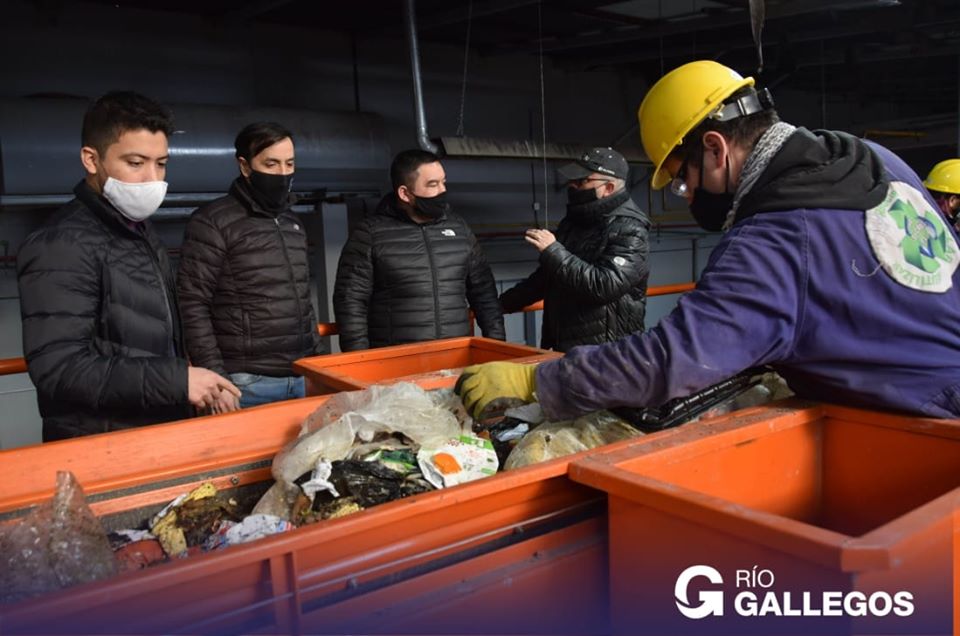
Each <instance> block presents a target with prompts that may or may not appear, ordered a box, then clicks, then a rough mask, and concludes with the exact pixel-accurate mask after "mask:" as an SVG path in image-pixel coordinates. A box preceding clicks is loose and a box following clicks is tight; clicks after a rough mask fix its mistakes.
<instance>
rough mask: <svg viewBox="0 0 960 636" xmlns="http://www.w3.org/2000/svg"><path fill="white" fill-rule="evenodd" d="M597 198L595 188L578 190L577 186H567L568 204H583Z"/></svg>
mask: <svg viewBox="0 0 960 636" xmlns="http://www.w3.org/2000/svg"><path fill="white" fill-rule="evenodd" d="M596 200H597V189H596V188H590V189H589V190H578V189H577V188H572V187H571V188H567V203H568V204H569V205H583V204H585V203H593V202H594V201H596Z"/></svg>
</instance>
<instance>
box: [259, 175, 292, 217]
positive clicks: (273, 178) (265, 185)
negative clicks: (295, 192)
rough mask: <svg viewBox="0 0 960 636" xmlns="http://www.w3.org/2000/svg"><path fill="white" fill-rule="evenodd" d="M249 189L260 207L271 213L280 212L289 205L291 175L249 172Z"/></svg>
mask: <svg viewBox="0 0 960 636" xmlns="http://www.w3.org/2000/svg"><path fill="white" fill-rule="evenodd" d="M250 187H251V188H252V189H253V194H254V196H255V197H256V199H257V202H258V203H259V204H260V205H262V206H263V207H265V208H267V209H268V210H271V211H278V210H281V211H282V210H284V209H286V208H287V206H288V205H289V203H290V188H292V187H293V174H268V173H266V172H259V171H257V170H251V171H250Z"/></svg>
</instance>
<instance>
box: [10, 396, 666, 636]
mask: <svg viewBox="0 0 960 636" xmlns="http://www.w3.org/2000/svg"><path fill="white" fill-rule="evenodd" d="M448 381H449V382H451V383H452V382H453V378H448ZM326 399H328V397H327V396H321V397H314V398H306V399H304V400H294V401H290V402H283V403H279V404H273V405H268V406H263V407H258V408H254V409H248V410H246V411H242V412H238V413H231V414H226V415H220V416H214V417H206V418H198V419H195V420H188V421H184V422H174V423H169V424H161V425H157V426H153V427H148V428H144V429H137V430H131V431H123V432H117V433H110V434H106V435H96V436H91V437H87V438H81V439H76V440H69V441H63V442H56V443H53V444H47V445H43V446H35V447H29V448H24V449H17V450H12V451H6V452H0V473H2V475H0V518H6V519H7V520H10V519H11V518H13V517H15V516H16V515H17V514H18V513H22V512H23V509H24V508H25V507H26V506H29V505H32V504H35V503H38V502H40V501H43V500H44V499H46V498H48V497H49V496H50V495H51V494H52V487H53V483H54V475H55V473H56V471H57V470H58V469H70V470H72V471H74V473H75V474H76V475H77V477H78V479H79V480H80V482H81V484H82V485H83V486H84V488H85V491H86V493H87V495H88V497H89V498H90V499H92V500H93V503H92V507H93V509H94V510H95V512H97V513H98V514H101V515H107V518H108V519H109V518H110V515H119V514H127V513H129V511H131V510H135V509H140V508H142V507H143V508H145V507H148V506H159V505H161V504H163V503H166V502H167V501H169V500H170V499H172V498H173V497H174V496H175V495H177V494H180V493H182V492H185V491H187V490H189V489H190V488H192V487H194V486H195V485H198V484H199V483H202V482H203V481H206V480H210V479H212V480H213V481H214V482H215V483H216V484H217V485H218V487H221V488H229V487H231V486H241V487H242V486H244V485H246V484H253V483H255V482H258V481H262V480H265V479H269V468H268V464H269V461H270V458H272V456H273V454H274V453H275V452H276V451H277V450H278V449H279V447H280V446H281V445H282V444H283V443H284V442H285V441H286V440H288V439H290V438H292V437H293V436H295V435H296V431H297V430H298V425H299V423H300V421H301V420H302V419H303V418H304V417H305V416H306V415H307V414H308V413H309V412H311V411H312V410H313V409H314V408H316V407H317V406H318V405H320V404H321V403H322V402H323V401H325V400H326ZM675 434H676V431H665V432H662V433H658V434H655V435H650V436H647V437H645V438H643V441H640V442H636V441H634V440H629V441H630V442H631V443H632V446H633V447H637V446H638V444H639V445H641V446H642V445H643V443H645V442H649V443H666V441H668V440H669V439H670V438H671V437H672V436H674V435H675ZM577 457H578V456H576V455H574V456H570V457H568V458H562V459H559V460H554V461H550V462H546V463H543V464H540V465H536V466H531V467H528V468H525V469H520V470H517V471H511V472H508V473H503V474H500V475H497V476H494V477H490V478H488V479H485V480H481V481H477V482H473V483H470V484H465V485H462V486H458V487H456V488H452V489H449V490H441V491H437V492H431V493H425V494H422V495H418V496H416V497H411V498H408V499H402V500H399V501H394V502H391V503H387V504H384V505H382V506H378V507H377V508H374V509H371V510H368V511H364V512H361V513H358V514H356V515H352V516H349V517H345V518H342V519H337V520H331V521H327V522H323V523H319V524H316V525H314V526H308V527H304V528H300V529H297V530H295V531H293V532H290V533H287V534H283V535H278V536H274V537H271V538H267V539H263V540H261V541H258V542H254V543H250V544H246V545H239V546H234V547H230V548H227V549H225V550H223V551H219V552H211V553H207V554H203V555H199V556H195V557H191V558H188V559H184V560H181V561H176V562H173V563H167V564H163V565H160V566H157V567H154V568H150V569H147V570H143V571H140V572H131V573H125V574H121V575H118V576H117V577H115V578H113V579H110V580H106V581H102V582H98V583H93V584H88V585H83V586H78V587H76V588H71V589H68V590H64V591H61V592H57V593H54V594H50V595H47V596H44V597H41V598H38V599H34V600H30V601H25V602H21V603H18V604H15V605H11V606H0V632H2V633H5V634H8V633H24V632H31V633H33V632H46V633H64V632H69V633H77V632H84V633H154V632H164V633H170V632H189V633H212V632H216V633H233V632H256V631H263V632H266V633H276V632H278V631H280V632H284V633H291V632H292V633H298V632H309V633H343V632H347V631H353V632H368V633H396V632H406V633H440V632H444V633H450V632H474V633H481V632H482V633H520V632H522V633H586V632H590V633H603V632H606V631H608V625H607V617H608V589H607V584H608V583H607V582H608V579H609V575H608V571H607V560H608V557H607V531H606V498H605V496H604V494H603V493H600V492H598V491H595V490H593V489H591V488H589V487H586V486H583V485H580V484H577V483H574V482H572V481H570V480H569V478H568V477H567V467H568V464H569V461H571V460H573V459H576V458H577Z"/></svg>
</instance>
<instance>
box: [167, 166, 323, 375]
mask: <svg viewBox="0 0 960 636" xmlns="http://www.w3.org/2000/svg"><path fill="white" fill-rule="evenodd" d="M177 285H178V288H179V292H180V313H181V315H182V316H183V327H184V332H185V334H186V342H187V352H188V353H189V355H190V361H191V362H192V363H193V364H195V365H198V366H201V367H207V368H208V369H212V370H213V371H216V372H217V373H220V374H225V373H253V374H257V375H267V376H273V377H284V376H291V375H294V373H293V370H292V368H291V363H292V362H293V361H294V360H297V359H299V358H302V357H304V356H310V355H314V354H316V353H319V352H320V337H319V335H318V334H317V320H316V317H315V315H314V311H313V305H312V304H311V301H310V270H309V266H308V256H307V234H306V232H305V231H304V228H303V223H302V221H301V220H300V219H299V218H297V216H296V215H295V214H294V213H293V212H291V211H290V210H285V211H283V212H280V213H279V214H276V213H273V212H270V211H267V210H265V209H264V208H263V207H262V206H261V205H260V204H259V203H257V202H256V201H255V200H254V199H253V197H252V194H251V192H250V186H249V185H248V183H247V181H246V180H245V179H243V178H242V177H241V178H238V179H237V180H236V181H234V183H233V185H232V186H231V187H230V192H229V194H227V196H225V197H222V198H220V199H217V200H216V201H212V202H210V203H208V204H207V205H205V206H203V207H201V208H200V209H198V210H197V211H195V212H194V213H193V215H192V216H191V217H190V221H189V223H188V224H187V230H186V235H185V237H184V241H183V247H182V249H181V252H180V269H179V273H178V276H177Z"/></svg>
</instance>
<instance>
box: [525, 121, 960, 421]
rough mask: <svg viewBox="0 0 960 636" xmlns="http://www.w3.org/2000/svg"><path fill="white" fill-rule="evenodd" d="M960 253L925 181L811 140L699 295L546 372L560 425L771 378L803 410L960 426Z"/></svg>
mask: <svg viewBox="0 0 960 636" xmlns="http://www.w3.org/2000/svg"><path fill="white" fill-rule="evenodd" d="M958 287H960V246H958V244H957V236H956V234H954V232H953V231H952V230H950V229H949V228H948V227H947V225H946V223H945V222H944V221H943V219H942V217H941V214H940V211H939V210H938V209H937V207H936V205H935V202H934V201H933V199H932V198H931V197H930V195H929V193H928V192H927V190H926V188H924V186H923V183H922V182H921V181H920V178H919V177H918V176H917V175H916V173H914V172H913V170H911V169H910V168H909V167H908V166H907V164H905V163H904V162H903V160H902V159H900V158H899V157H897V156H896V155H895V154H893V153H892V152H890V151H889V150H887V149H886V148H883V147H881V146H878V145H876V144H874V143H872V142H869V141H863V140H862V139H857V138H855V137H853V136H850V135H847V134H846V133H841V132H832V131H826V130H818V131H809V130H806V129H803V128H798V129H797V130H796V131H794V133H793V134H792V135H791V136H790V138H789V139H788V140H787V141H786V143H784V144H783V146H782V147H781V148H780V149H779V150H778V151H777V153H776V154H775V155H774V156H773V157H772V158H771V160H770V162H769V164H767V166H766V168H765V169H764V170H763V172H762V173H761V175H760V177H759V178H758V179H757V181H756V182H755V183H754V186H753V189H752V190H751V191H750V194H749V195H748V196H745V197H744V198H743V199H742V200H741V205H740V207H739V208H738V214H737V217H736V221H735V222H734V225H733V227H732V228H731V229H730V230H729V231H728V232H726V233H725V234H724V235H723V236H722V238H721V239H720V242H719V243H718V244H717V246H716V247H715V248H714V250H713V253H712V254H711V255H710V259H709V261H708V262H707V265H706V268H705V269H704V270H703V273H702V275H701V277H700V279H699V280H698V281H697V288H696V290H694V291H692V292H690V293H688V294H684V296H683V297H682V298H681V299H680V301H679V302H678V303H677V307H676V309H674V310H673V312H672V313H671V314H670V315H669V316H666V317H664V318H663V319H661V320H660V322H659V323H658V324H657V326H656V327H654V328H653V329H651V330H649V331H646V332H644V333H642V334H637V335H634V336H630V337H628V338H625V339H623V340H621V341H619V342H617V343H614V344H608V345H604V346H600V347H589V348H582V349H577V350H575V351H574V352H572V353H570V354H568V355H566V356H564V358H563V360H562V361H560V362H559V363H554V362H545V363H542V364H541V365H540V366H539V367H538V368H537V396H538V397H539V399H540V404H541V406H543V410H544V412H545V413H547V414H548V416H549V417H550V418H552V419H567V418H572V417H576V416H577V415H580V414H582V413H588V412H590V411H595V410H597V409H600V408H610V407H615V406H631V407H648V406H658V405H660V404H663V403H664V402H666V401H668V400H670V399H673V398H676V397H681V396H686V395H689V394H691V393H693V392H695V391H700V390H701V389H704V388H706V387H709V386H711V385H713V384H716V383H718V382H720V381H722V380H725V379H726V378H730V377H732V376H734V375H736V374H738V373H739V372H740V371H743V370H744V369H749V368H752V367H758V366H763V365H770V366H772V367H773V368H774V370H776V371H777V372H778V373H780V374H781V375H782V376H783V377H784V379H785V380H786V381H787V383H788V384H789V385H790V388H791V389H793V391H794V392H795V393H796V394H797V395H798V396H800V397H802V398H805V399H810V400H817V401H828V402H835V403H840V404H845V405H848V406H854V407H858V408H869V409H883V410H890V411H900V412H905V413H913V414H916V415H922V416H925V417H938V418H957V417H960V355H958V354H960V293H958Z"/></svg>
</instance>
